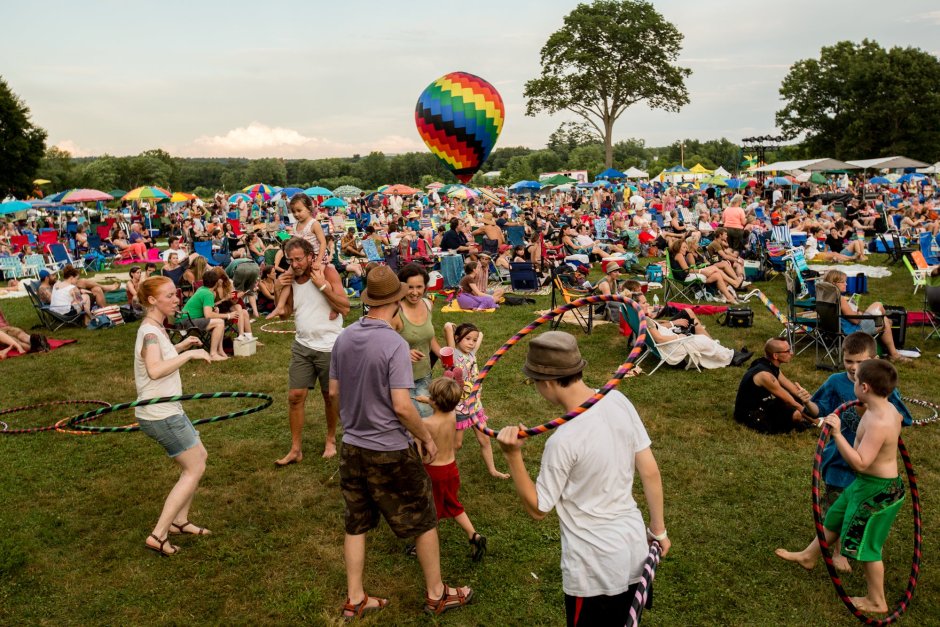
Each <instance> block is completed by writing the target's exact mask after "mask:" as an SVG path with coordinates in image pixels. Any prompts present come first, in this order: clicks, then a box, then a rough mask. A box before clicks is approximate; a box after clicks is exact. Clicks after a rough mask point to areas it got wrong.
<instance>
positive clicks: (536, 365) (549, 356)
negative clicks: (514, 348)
mask: <svg viewBox="0 0 940 627" xmlns="http://www.w3.org/2000/svg"><path fill="white" fill-rule="evenodd" d="M586 365H587V362H586V361H585V360H584V359H582V358H581V351H580V350H579V349H578V340H577V339H575V337H574V336H573V335H571V334H570V333H565V332H564V331H547V332H545V333H542V334H541V335H539V336H538V337H536V338H535V339H534V340H532V341H531V342H529V352H528V354H527V355H526V358H525V365H524V366H522V372H523V373H524V374H525V375H526V376H527V377H529V378H530V379H534V380H536V381H549V380H551V379H560V378H561V377H567V376H570V375H573V374H577V373H579V372H581V371H582V370H584V366H586Z"/></svg>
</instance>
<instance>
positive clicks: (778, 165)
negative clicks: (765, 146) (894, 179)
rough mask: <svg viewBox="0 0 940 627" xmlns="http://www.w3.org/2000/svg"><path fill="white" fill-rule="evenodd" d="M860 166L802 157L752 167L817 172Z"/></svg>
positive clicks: (775, 170) (762, 169) (773, 170)
mask: <svg viewBox="0 0 940 627" xmlns="http://www.w3.org/2000/svg"><path fill="white" fill-rule="evenodd" d="M859 169H861V166H857V165H852V164H851V163H846V162H845V161H839V160H838V159H829V158H822V159H804V160H801V161H775V162H773V163H768V164H767V165H762V166H761V167H759V168H754V170H753V171H754V172H790V171H791V170H805V171H807V172H819V171H821V170H859Z"/></svg>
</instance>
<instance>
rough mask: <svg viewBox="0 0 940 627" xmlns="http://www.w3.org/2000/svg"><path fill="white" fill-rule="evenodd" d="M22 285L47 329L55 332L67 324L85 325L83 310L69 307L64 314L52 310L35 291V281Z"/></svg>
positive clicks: (41, 322) (40, 320) (40, 321)
mask: <svg viewBox="0 0 940 627" xmlns="http://www.w3.org/2000/svg"><path fill="white" fill-rule="evenodd" d="M23 285H24V286H25V287H26V293H27V294H28V295H29V300H30V302H31V303H32V304H33V308H34V309H35V310H36V315H37V316H38V317H39V323H40V324H42V325H43V326H44V327H46V328H47V329H49V331H52V332H55V331H58V330H59V329H61V328H62V327H64V326H67V325H70V326H77V327H83V326H85V313H84V312H83V311H75V310H73V309H70V310H69V311H68V312H67V313H64V314H62V313H59V312H57V311H53V310H52V309H50V308H49V305H46V304H45V303H44V302H42V300H41V299H40V298H39V293H38V292H37V291H36V283H34V282H32V281H25V282H24V283H23Z"/></svg>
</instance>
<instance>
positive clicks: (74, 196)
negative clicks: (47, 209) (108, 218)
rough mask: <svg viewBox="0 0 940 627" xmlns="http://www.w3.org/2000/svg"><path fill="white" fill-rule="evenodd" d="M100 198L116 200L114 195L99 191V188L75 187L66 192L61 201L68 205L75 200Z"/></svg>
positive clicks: (91, 200)
mask: <svg viewBox="0 0 940 627" xmlns="http://www.w3.org/2000/svg"><path fill="white" fill-rule="evenodd" d="M99 200H114V196H112V195H111V194H106V193H104V192H99V191H98V190H97V189H73V190H71V191H69V192H66V193H65V195H64V196H62V198H61V199H60V200H59V202H60V203H62V204H63V205H68V204H71V203H73V202H97V201H99Z"/></svg>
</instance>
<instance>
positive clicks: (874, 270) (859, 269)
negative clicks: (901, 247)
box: [813, 264, 891, 279]
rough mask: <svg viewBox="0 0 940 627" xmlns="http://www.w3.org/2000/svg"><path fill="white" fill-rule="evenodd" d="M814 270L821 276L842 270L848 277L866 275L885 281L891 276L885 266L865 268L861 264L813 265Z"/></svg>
mask: <svg viewBox="0 0 940 627" xmlns="http://www.w3.org/2000/svg"><path fill="white" fill-rule="evenodd" d="M813 270H816V271H817V272H819V273H820V274H826V272H828V271H829V270H840V271H842V272H844V273H845V274H847V275H848V276H855V275H856V274H864V275H865V276H867V277H868V278H870V279H884V278H887V277H889V276H891V271H890V270H888V269H887V268H885V267H884V266H863V265H861V264H855V265H851V266H846V265H837V266H817V265H815V264H814V265H813Z"/></svg>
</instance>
